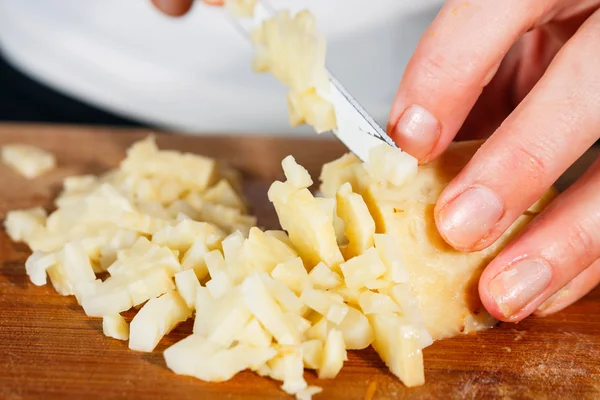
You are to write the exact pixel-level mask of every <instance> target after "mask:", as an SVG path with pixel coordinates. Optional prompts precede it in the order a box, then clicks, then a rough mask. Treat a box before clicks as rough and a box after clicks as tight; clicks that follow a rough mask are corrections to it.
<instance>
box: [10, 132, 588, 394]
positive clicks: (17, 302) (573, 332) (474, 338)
mask: <svg viewBox="0 0 600 400" xmlns="http://www.w3.org/2000/svg"><path fill="white" fill-rule="evenodd" d="M148 133H149V132H148V131H143V130H117V129H103V128H88V127H61V126H47V125H37V126H36V125H14V124H8V125H7V124H4V125H2V124H0V146H2V145H4V144H6V143H11V142H21V143H31V144H35V145H37V146H40V147H42V148H46V149H49V150H51V151H52V152H54V153H55V154H56V155H57V157H58V161H59V168H58V169H57V170H55V171H53V172H51V173H49V174H48V175H46V176H44V177H41V178H38V179H36V180H34V181H26V180H24V179H23V178H21V177H19V176H18V175H16V174H15V173H13V172H12V171H10V170H9V169H7V168H6V167H4V166H1V165H0V187H1V188H2V189H1V190H0V219H2V218H3V217H4V215H5V213H6V211H8V210H11V209H15V208H24V207H30V206H33V205H49V204H50V203H51V201H52V198H53V196H55V194H56V193H57V190H59V188H60V182H61V181H62V179H63V178H64V177H65V176H68V175H72V174H75V173H83V172H99V171H102V170H105V169H107V168H110V167H114V166H116V165H117V163H118V162H119V160H120V159H121V158H122V157H123V155H124V149H125V148H126V147H127V145H129V144H130V143H132V142H133V141H135V140H138V139H140V138H143V137H145V136H146V135H147V134H148ZM157 141H158V143H159V145H160V146H161V147H164V148H173V149H180V150H186V151H191V152H196V153H199V154H205V155H208V156H212V157H217V158H219V159H223V160H228V161H230V162H231V163H232V164H234V165H235V166H236V167H238V168H240V169H241V170H242V171H243V172H244V174H245V175H246V177H247V184H246V192H247V195H248V196H249V198H250V200H251V202H252V204H253V206H254V209H255V212H256V213H257V215H258V216H259V222H260V223H261V224H262V225H263V226H267V227H274V226H276V219H275V217H274V211H273V210H272V209H271V208H270V205H269V204H268V201H267V197H266V188H267V187H268V185H269V183H270V181H272V180H273V179H275V178H278V177H280V176H281V172H280V164H279V163H280V160H281V159H282V158H283V157H284V156H285V155H287V154H293V155H294V156H296V158H297V160H298V161H299V162H300V163H302V164H304V165H306V166H307V167H308V169H309V171H310V172H311V173H312V174H313V177H317V176H318V171H319V168H320V165H322V163H323V162H326V161H329V160H332V159H334V158H336V157H338V156H339V155H341V154H342V153H343V152H344V149H343V147H342V146H341V145H340V144H339V143H337V142H334V141H329V140H322V139H315V140H311V139H292V138H285V139H276V138H267V137H255V138H249V137H233V136H225V137H224V136H221V137H189V136H179V135H178V136H173V135H167V134H158V135H157ZM593 157H595V153H590V154H587V155H586V157H584V159H582V160H581V162H580V163H578V164H577V166H576V167H574V168H573V169H572V170H571V171H569V173H568V174H567V176H565V177H564V178H563V179H561V180H560V185H565V184H567V183H568V182H570V181H572V180H573V179H574V176H576V175H578V174H579V173H581V171H582V170H583V166H584V165H587V164H589V162H590V160H591V159H592V158H593ZM28 254H29V251H28V249H27V247H26V246H24V245H20V244H14V243H12V242H11V241H10V240H9V239H8V238H7V237H6V235H5V234H4V233H0V399H10V400H12V399H15V400H16V399H35V398H40V399H41V398H43V399H83V398H87V399H125V398H127V399H138V398H139V399H142V398H143V399H171V398H173V399H279V398H281V399H285V398H289V396H286V395H285V394H284V393H283V392H282V391H281V390H280V389H279V387H278V384H277V383H276V382H274V381H271V380H269V379H266V378H261V377H258V376H256V375H254V374H253V373H250V372H243V373H241V374H239V375H237V376H236V377H235V378H234V379H232V380H231V381H229V382H225V383H218V384H216V383H205V382H202V381H199V380H197V379H194V378H190V377H184V376H177V375H175V374H174V373H172V372H171V371H170V370H168V369H167V367H166V365H165V362H164V359H163V356H162V351H163V350H164V349H165V348H166V347H168V346H169V345H171V344H173V343H175V342H177V341H178V340H180V339H182V338H184V337H185V336H187V335H188V334H189V333H191V328H192V324H191V323H190V321H188V322H187V323H184V324H182V325H180V326H179V327H178V328H176V329H175V330H174V331H173V332H172V333H171V334H169V335H168V336H167V337H166V338H165V339H164V340H163V341H162V342H161V343H160V345H159V346H158V348H157V349H156V350H155V351H154V352H153V353H136V352H132V351H130V350H128V348H127V343H126V342H122V341H118V340H113V339H109V338H106V337H105V336H104V335H103V333H102V323H101V320H100V319H92V318H88V317H87V316H86V315H85V314H84V312H83V310H82V309H81V307H79V306H78V305H77V303H76V302H75V299H74V298H72V297H62V296H60V295H58V294H57V293H56V292H55V291H54V290H53V289H52V287H51V286H44V287H36V286H34V285H33V284H31V283H30V282H29V279H28V278H27V276H26V274H25V269H24V262H25V259H26V258H27V256H28ZM127 317H128V318H131V317H132V315H127ZM424 358H425V378H426V384H425V385H424V386H422V387H418V388H413V389H407V388H405V387H404V386H403V385H402V384H401V383H400V382H399V381H398V380H397V379H396V378H395V377H394V376H393V375H391V374H390V373H389V372H388V371H387V369H386V367H385V365H384V364H383V363H382V362H381V361H380V360H379V358H378V356H377V354H376V353H375V352H374V351H372V350H370V349H369V350H364V351H353V352H350V354H349V361H348V362H347V363H346V364H345V366H344V368H343V369H342V371H341V373H340V374H339V375H338V377H337V378H336V379H334V380H324V381H318V380H317V379H316V377H315V375H314V373H312V372H307V373H306V377H307V380H308V381H309V383H311V384H318V385H320V386H322V387H323V388H324V394H323V395H321V396H320V397H319V396H317V397H316V399H319V398H322V399H344V400H346V399H365V398H366V399H392V398H393V399H441V398H444V399H465V398H467V399H468V398H473V399H476V398H485V399H494V398H510V399H544V398H548V399H559V398H560V399H570V398H576V399H594V398H595V399H598V398H600V290H595V291H594V292H592V293H591V294H589V295H588V296H587V297H586V298H584V299H583V300H581V301H580V302H578V303H577V304H575V305H573V306H571V307H569V308H568V309H567V310H564V311H563V312H560V313H558V314H556V315H554V316H551V317H546V318H537V317H532V318H528V319H527V320H525V321H523V322H521V323H520V324H516V325H515V324H501V325H499V326H498V327H496V328H494V329H491V330H489V331H486V332H481V333H478V334H473V335H465V336H461V337H457V338H453V339H448V340H443V341H439V342H436V343H434V344H433V345H432V346H430V347H429V348H427V349H425V350H424Z"/></svg>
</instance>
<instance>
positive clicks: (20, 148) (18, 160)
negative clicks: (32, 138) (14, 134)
mask: <svg viewBox="0 0 600 400" xmlns="http://www.w3.org/2000/svg"><path fill="white" fill-rule="evenodd" d="M0 158H2V162H3V163H4V164H5V165H7V166H9V167H10V168H12V169H14V170H15V171H16V172H18V173H19V174H21V175H23V176H24V177H25V178H27V179H33V178H36V177H38V176H40V175H42V174H44V173H46V172H48V171H50V170H52V169H54V167H55V166H56V158H55V157H54V155H53V154H52V153H49V152H47V151H45V150H42V149H40V148H39V147H35V146H30V145H26V144H7V145H4V146H2V151H1V153H0Z"/></svg>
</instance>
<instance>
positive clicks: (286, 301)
mask: <svg viewBox="0 0 600 400" xmlns="http://www.w3.org/2000/svg"><path fill="white" fill-rule="evenodd" d="M260 279H261V280H262V282H263V284H264V285H265V287H266V288H267V290H268V291H269V294H270V295H271V297H273V299H275V301H277V303H279V305H280V306H281V307H282V309H283V310H284V311H287V312H291V313H294V314H297V315H301V314H304V311H305V307H304V303H302V301H300V299H299V298H298V296H296V295H295V294H294V292H292V291H291V290H290V289H288V287H287V286H285V285H284V284H283V283H281V282H277V281H276V280H274V279H273V278H271V277H270V276H269V275H267V274H261V275H260Z"/></svg>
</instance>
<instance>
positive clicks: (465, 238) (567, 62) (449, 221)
mask: <svg viewBox="0 0 600 400" xmlns="http://www.w3.org/2000/svg"><path fill="white" fill-rule="evenodd" d="M599 43H600V11H599V12H598V13H596V14H594V15H593V16H592V17H591V18H590V20H588V22H587V23H586V24H584V25H583V26H582V27H581V29H580V30H579V31H578V32H577V33H576V34H575V35H574V36H573V38H572V39H571V40H570V41H569V42H567V44H566V45H565V46H563V48H562V49H561V51H560V52H559V53H558V54H557V55H556V57H555V58H554V60H553V62H552V63H551V64H550V67H549V68H548V70H547V72H546V74H545V75H544V76H543V77H542V79H540V81H539V82H538V84H537V85H536V86H535V87H534V89H533V90H532V91H531V92H530V93H529V94H528V95H527V96H526V97H525V99H524V100H523V101H522V102H521V104H520V105H519V106H518V107H517V108H516V109H515V111H514V112H513V113H512V114H511V115H510V116H509V117H508V118H507V119H506V120H505V121H504V123H503V124H502V125H501V126H500V128H498V130H496V132H495V133H494V134H493V135H492V137H491V138H490V139H488V141H487V142H486V143H485V144H484V145H483V146H482V147H481V148H480V149H479V151H478V152H477V153H476V154H475V155H474V156H473V158H472V159H471V161H470V162H469V163H468V164H467V166H466V167H465V168H464V169H463V171H462V172H461V173H460V174H459V175H458V176H457V177H456V178H455V179H454V180H453V181H452V182H451V183H450V184H449V185H448V187H446V189H445V190H444V192H443V193H442V195H441V196H440V198H439V199H438V203H437V205H436V208H435V217H436V223H437V226H438V229H439V231H440V234H441V235H442V236H443V237H444V239H445V240H446V241H447V242H448V243H449V244H451V245H452V246H453V247H455V248H457V249H459V250H463V251H473V250H480V249H483V248H485V247H487V246H488V245H490V244H491V243H493V242H494V241H495V240H496V239H497V238H498V237H499V236H500V235H501V234H502V233H503V232H504V231H505V230H506V229H507V228H508V227H509V226H510V225H511V224H512V223H513V222H514V221H515V220H516V219H517V217H518V216H519V215H521V214H522V213H523V212H524V211H525V210H527V208H528V207H529V206H531V204H533V203H534V202H535V201H536V200H537V199H538V198H539V197H540V196H541V195H542V194H543V193H544V192H545V191H546V190H547V189H548V188H549V187H550V186H551V185H552V184H553V183H554V182H555V181H556V179H557V178H558V177H559V176H560V175H561V174H562V173H563V172H564V171H565V170H566V169H567V168H568V167H569V166H570V165H571V164H573V162H575V160H577V159H578V158H579V157H580V156H581V155H582V154H583V153H584V152H585V150H587V149H588V148H589V147H590V146H591V145H592V144H593V143H594V142H595V141H596V139H597V138H598V135H599V134H600V113H599V112H598V110H599V109H600V79H598V71H599V70H600V47H599V45H598V44H599Z"/></svg>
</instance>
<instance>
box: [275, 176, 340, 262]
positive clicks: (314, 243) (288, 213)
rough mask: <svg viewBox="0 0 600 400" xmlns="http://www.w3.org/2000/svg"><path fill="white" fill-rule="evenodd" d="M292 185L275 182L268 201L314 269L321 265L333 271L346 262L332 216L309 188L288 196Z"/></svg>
mask: <svg viewBox="0 0 600 400" xmlns="http://www.w3.org/2000/svg"><path fill="white" fill-rule="evenodd" d="M282 185H283V186H282ZM286 185H288V187H289V186H291V184H289V183H282V182H275V183H274V184H273V185H272V186H271V188H270V189H269V200H270V201H271V202H272V203H273V205H274V206H275V210H276V211H277V215H278V216H279V220H280V223H281V226H282V228H283V229H285V230H286V231H287V232H288V233H289V235H290V240H291V241H292V243H293V244H294V247H295V248H296V249H297V250H298V253H299V254H300V256H301V257H302V259H303V260H304V261H305V262H306V263H307V267H308V268H309V269H311V268H312V267H314V266H315V265H317V264H318V263H319V262H324V263H325V264H326V265H327V266H329V267H331V268H335V267H337V266H338V265H339V264H340V263H341V262H343V257H342V253H341V252H340V249H339V248H338V246H337V238H336V235H335V231H334V229H333V215H331V214H328V213H326V212H325V211H324V210H323V209H322V208H321V206H320V203H319V202H318V201H316V199H315V198H314V197H313V195H312V194H311V193H310V192H309V191H308V189H301V190H299V191H297V192H293V193H291V194H289V195H288V194H286V191H287V190H288V189H287V188H286Z"/></svg>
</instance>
